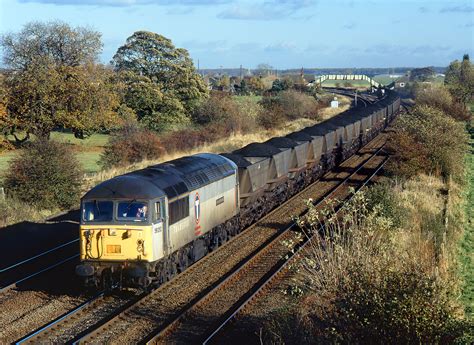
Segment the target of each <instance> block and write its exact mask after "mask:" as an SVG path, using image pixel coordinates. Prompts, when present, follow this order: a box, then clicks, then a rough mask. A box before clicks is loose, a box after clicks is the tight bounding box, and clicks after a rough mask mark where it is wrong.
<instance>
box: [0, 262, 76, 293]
mask: <svg viewBox="0 0 474 345" xmlns="http://www.w3.org/2000/svg"><path fill="white" fill-rule="evenodd" d="M78 257H79V254H75V255H73V256H70V257H68V258H66V259H64V260H61V261H59V262H56V263H55V264H53V265H51V266H48V267H46V268H43V269H41V270H39V271H36V272H35V273H33V274H30V275H29V276H27V277H24V278H21V279H20V280H17V281H16V282H14V283H11V284H9V285H6V286H3V287H2V288H0V293H3V292H5V291H7V290H10V289H13V288H15V287H17V286H18V284H20V283H23V282H24V281H27V280H29V279H31V278H33V277H36V276H37V275H39V274H41V273H44V272H47V271H49V270H52V269H53V268H55V267H58V266H59V265H62V264H64V263H66V262H68V261H71V260H73V259H75V258H78Z"/></svg>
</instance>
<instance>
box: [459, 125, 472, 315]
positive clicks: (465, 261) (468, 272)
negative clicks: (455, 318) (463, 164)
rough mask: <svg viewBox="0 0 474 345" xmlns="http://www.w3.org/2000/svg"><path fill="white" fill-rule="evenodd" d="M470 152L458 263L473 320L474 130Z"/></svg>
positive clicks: (463, 290)
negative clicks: (463, 225) (463, 227)
mask: <svg viewBox="0 0 474 345" xmlns="http://www.w3.org/2000/svg"><path fill="white" fill-rule="evenodd" d="M470 135H471V138H470V152H469V153H468V156H467V172H468V190H467V204H466V219H467V222H466V225H465V230H464V236H463V238H462V240H461V244H460V253H459V261H460V264H461V275H462V277H463V279H464V284H463V287H462V295H461V299H462V301H463V303H464V306H465V312H466V315H467V316H468V317H469V318H470V319H471V320H474V273H473V272H474V128H472V127H471V129H470Z"/></svg>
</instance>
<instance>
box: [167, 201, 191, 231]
mask: <svg viewBox="0 0 474 345" xmlns="http://www.w3.org/2000/svg"><path fill="white" fill-rule="evenodd" d="M188 216H189V198H188V197H184V198H181V199H178V200H175V201H173V202H171V203H170V204H169V225H172V224H174V223H176V222H179V221H180V220H181V219H184V218H186V217H188Z"/></svg>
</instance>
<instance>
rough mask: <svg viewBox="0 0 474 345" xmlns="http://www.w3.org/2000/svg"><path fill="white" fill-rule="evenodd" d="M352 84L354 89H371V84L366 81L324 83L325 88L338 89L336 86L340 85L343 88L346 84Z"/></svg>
mask: <svg viewBox="0 0 474 345" xmlns="http://www.w3.org/2000/svg"><path fill="white" fill-rule="evenodd" d="M346 82H348V83H350V84H351V85H352V87H369V85H370V84H369V82H368V81H365V80H325V81H323V82H322V86H324V87H336V84H339V87H343V86H344V83H346Z"/></svg>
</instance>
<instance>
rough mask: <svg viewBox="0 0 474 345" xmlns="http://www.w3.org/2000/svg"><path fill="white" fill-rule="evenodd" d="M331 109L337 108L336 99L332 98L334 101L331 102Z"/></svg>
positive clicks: (337, 102)
mask: <svg viewBox="0 0 474 345" xmlns="http://www.w3.org/2000/svg"><path fill="white" fill-rule="evenodd" d="M331 108H339V101H338V100H337V97H334V100H333V101H331Z"/></svg>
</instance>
